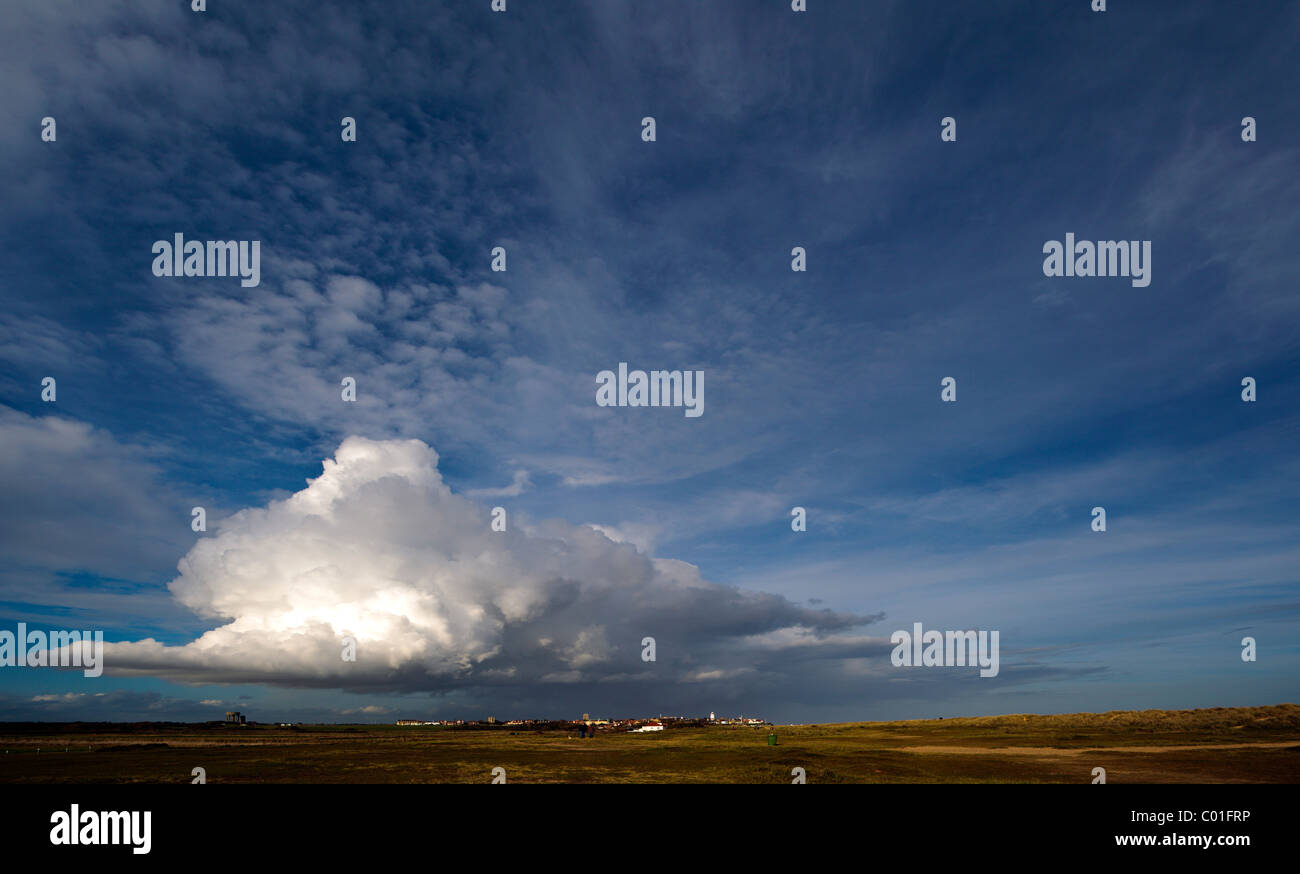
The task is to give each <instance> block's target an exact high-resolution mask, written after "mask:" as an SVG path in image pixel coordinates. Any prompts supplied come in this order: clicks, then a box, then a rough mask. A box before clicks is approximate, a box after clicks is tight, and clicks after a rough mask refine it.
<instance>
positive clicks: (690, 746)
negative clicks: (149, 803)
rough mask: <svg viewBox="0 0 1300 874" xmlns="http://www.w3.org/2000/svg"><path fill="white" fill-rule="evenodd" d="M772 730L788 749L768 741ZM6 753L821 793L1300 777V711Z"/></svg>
mask: <svg viewBox="0 0 1300 874" xmlns="http://www.w3.org/2000/svg"><path fill="white" fill-rule="evenodd" d="M769 731H775V732H776V733H777V734H778V735H779V738H780V743H779V745H778V746H775V747H771V746H768V745H767V740H766V739H767V734H768V733H769ZM1213 745H1218V746H1219V747H1223V746H1224V745H1232V746H1230V747H1227V748H1213ZM1170 747H1175V748H1176V747H1193V749H1190V750H1182V749H1170ZM1198 747H1204V749H1197V748H1198ZM0 748H3V749H7V750H8V752H7V753H4V754H0V782H38V783H51V782H68V783H101V782H110V783H131V782H148V783H189V782H190V780H191V776H190V772H191V770H192V769H193V768H194V767H196V766H199V767H203V768H205V769H206V771H207V778H208V782H210V783H487V782H490V780H491V771H492V768H494V767H498V766H499V767H503V768H505V769H506V773H507V780H508V782H510V783H556V782H562V783H773V784H779V783H789V782H790V781H791V779H792V778H791V769H792V768H794V767H796V766H797V767H802V768H804V769H805V770H806V772H807V779H808V782H809V783H810V784H815V783H900V782H906V783H1090V782H1091V779H1092V777H1091V771H1092V768H1094V767H1096V766H1101V767H1104V768H1105V769H1106V771H1107V782H1110V783H1121V782H1196V783H1210V782H1214V783H1218V782H1282V783H1295V782H1300V706H1296V705H1292V704H1282V705H1277V706H1273V707H1251V708H1213V709H1208V710H1189V711H1162V710H1147V711H1115V712H1111V713H1077V714H1068V715H1059V716H1036V715H1016V716H997V717H979V718H965V719H945V720H916V721H907V722H879V723H848V724H834V725H811V726H778V727H776V728H775V729H771V728H739V727H721V726H717V727H708V728H689V729H669V730H668V731H665V732H662V733H655V734H626V733H601V734H600V735H598V736H597V737H596V738H595V739H588V740H580V739H578V738H577V736H576V734H570V733H568V732H562V731H557V732H543V733H535V732H531V731H519V730H515V734H513V735H512V734H511V730H506V729H492V730H485V731H464V730H450V729H443V728H436V727H430V726H419V727H410V728H406V727H402V728H399V727H397V726H394V725H370V726H302V727H298V728H293V729H290V728H278V727H273V726H245V727H239V728H235V727H230V728H227V727H224V726H213V725H180V724H169V725H162V724H147V723H146V724H136V725H93V726H92V725H61V724H53V723H51V724H40V723H37V724H24V725H13V724H9V725H0ZM38 748H39V750H40V752H39V753H38V752H37V749H38ZM65 749H66V750H67V752H65V751H64V750H65Z"/></svg>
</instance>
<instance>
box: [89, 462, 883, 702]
mask: <svg viewBox="0 0 1300 874" xmlns="http://www.w3.org/2000/svg"><path fill="white" fill-rule="evenodd" d="M178 568H179V571H180V574H179V576H177V577H176V578H175V579H174V580H173V581H172V582H171V584H170V589H171V592H172V594H173V595H174V596H175V597H176V599H178V601H179V602H180V603H182V604H183V605H184V606H186V607H188V608H189V609H190V610H193V611H194V612H195V613H197V614H199V615H202V616H204V617H208V618H211V619H213V620H214V621H215V622H216V623H217V625H216V627H215V628H213V629H212V630H210V631H208V632H206V633H205V634H203V635H202V636H200V637H199V638H198V639H196V640H194V641H192V642H190V643H188V644H185V645H182V646H167V645H164V644H161V643H159V642H157V641H155V640H153V639H146V640H142V641H138V642H127V643H116V644H108V645H107V653H106V658H105V664H106V669H107V670H108V671H109V672H113V673H119V674H122V673H125V674H142V673H147V674H151V675H156V676H164V677H168V678H171V679H176V680H179V681H182V682H192V683H207V682H225V683H239V682H265V683H274V684H279V685H286V686H315V687H322V688H346V689H351V690H357V691H380V690H390V691H436V690H448V689H453V688H457V687H462V688H463V687H473V686H490V685H510V684H536V683H558V684H570V683H584V682H611V681H612V682H634V681H637V680H654V681H659V682H673V681H684V680H693V681H696V682H698V681H699V680H701V679H705V678H715V677H716V678H718V679H723V678H735V677H738V676H743V675H745V674H746V673H747V672H748V669H752V668H753V667H754V664H753V661H754V659H755V658H760V657H761V658H773V657H777V656H779V654H774V653H773V649H772V640H773V638H774V636H775V637H781V636H786V637H788V638H789V639H790V640H791V641H792V642H796V641H797V642H798V644H799V646H800V647H801V648H803V647H806V646H807V645H808V644H809V643H810V642H811V643H813V645H814V646H815V645H816V642H817V641H820V642H822V643H823V644H824V645H825V646H826V647H827V653H828V654H829V653H830V652H832V651H834V652H835V654H836V655H838V656H841V657H843V656H844V655H845V652H844V650H845V649H846V643H848V642H849V641H855V640H856V639H858V638H857V637H856V636H850V635H848V634H846V633H845V632H846V631H847V629H850V628H853V627H855V626H859V625H862V624H863V623H864V622H867V621H869V620H868V619H867V618H865V617H858V616H850V615H846V614H842V613H834V612H832V611H828V610H812V609H808V608H804V607H800V606H797V605H795V604H793V603H791V602H790V601H788V600H786V599H785V598H782V597H779V596H775V595H767V594H762V593H756V592H750V591H746V590H743V589H740V588H737V587H733V586H724V585H720V584H716V583H712V582H709V581H707V580H705V579H703V578H702V577H701V575H700V573H699V570H698V569H697V568H696V567H694V566H693V565H690V564H687V563H685V562H681V561H674V560H666V559H655V558H651V557H649V556H647V555H646V554H644V553H643V552H640V551H638V550H637V548H636V547H635V546H633V545H632V544H630V543H619V542H616V541H614V540H612V539H611V538H610V537H608V536H606V535H605V534H604V533H602V532H601V531H598V530H596V529H594V528H592V527H591V526H588V525H569V524H567V523H564V522H547V523H543V524H540V525H537V526H534V527H531V528H529V529H528V530H522V529H521V528H520V527H518V526H517V525H516V524H515V523H514V522H513V520H512V521H511V524H510V526H509V529H508V530H507V531H504V532H499V531H493V530H492V527H491V524H490V517H489V513H488V510H487V508H486V507H482V506H480V505H478V504H476V503H474V502H473V501H471V500H469V499H467V498H466V497H463V496H461V495H457V494H453V493H452V491H451V490H450V488H448V486H447V485H446V484H445V483H444V482H443V481H442V477H441V476H440V475H439V473H438V456H437V453H436V452H435V451H434V450H433V449H432V448H430V447H429V446H427V445H426V444H424V443H422V442H421V441H418V440H390V441H377V440H370V439H365V438H361V437H349V438H347V439H346V440H344V441H343V443H342V444H341V445H340V446H339V448H338V451H337V452H336V454H335V457H334V458H332V459H326V460H325V462H324V470H323V472H322V474H321V475H320V476H319V477H317V478H315V479H313V480H309V481H308V484H307V487H306V488H305V489H303V490H302V491H300V492H297V493H296V494H294V495H292V496H290V497H289V498H287V499H285V500H280V501H274V502H272V503H270V504H269V505H267V506H266V507H256V508H249V509H245V510H242V511H240V512H238V513H236V514H234V515H233V516H231V517H229V518H227V519H225V520H223V521H220V522H218V523H216V524H215V531H214V532H213V533H212V535H211V536H209V537H206V538H204V539H201V540H199V541H198V542H197V543H196V544H195V545H194V546H193V548H191V549H190V551H189V552H188V553H187V554H186V555H185V557H184V558H183V559H182V560H181V561H180V563H179V566H178ZM647 636H650V637H654V638H655V639H656V643H657V658H656V661H655V662H643V661H642V660H641V653H642V644H641V641H642V639H643V638H644V637H647ZM346 638H351V639H353V640H355V642H356V648H355V656H356V658H355V661H348V660H344V658H343V653H344V648H345V647H344V643H345V639H346ZM759 639H762V640H763V641H764V645H762V646H757V645H754V643H753V642H754V641H756V640H759ZM848 648H849V649H853V648H854V647H852V646H849V647H848Z"/></svg>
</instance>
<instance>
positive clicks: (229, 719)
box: [226, 710, 245, 725]
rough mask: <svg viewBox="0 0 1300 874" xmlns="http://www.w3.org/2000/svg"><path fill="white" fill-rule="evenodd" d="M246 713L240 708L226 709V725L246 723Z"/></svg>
mask: <svg viewBox="0 0 1300 874" xmlns="http://www.w3.org/2000/svg"><path fill="white" fill-rule="evenodd" d="M244 724H245V723H244V714H242V713H240V712H239V711H238V710H227V711H226V725H244Z"/></svg>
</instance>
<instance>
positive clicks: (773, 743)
mask: <svg viewBox="0 0 1300 874" xmlns="http://www.w3.org/2000/svg"><path fill="white" fill-rule="evenodd" d="M767 745H768V746H769V747H774V746H776V735H774V734H769V735H768V736H767Z"/></svg>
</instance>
